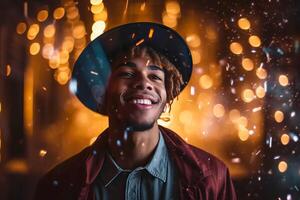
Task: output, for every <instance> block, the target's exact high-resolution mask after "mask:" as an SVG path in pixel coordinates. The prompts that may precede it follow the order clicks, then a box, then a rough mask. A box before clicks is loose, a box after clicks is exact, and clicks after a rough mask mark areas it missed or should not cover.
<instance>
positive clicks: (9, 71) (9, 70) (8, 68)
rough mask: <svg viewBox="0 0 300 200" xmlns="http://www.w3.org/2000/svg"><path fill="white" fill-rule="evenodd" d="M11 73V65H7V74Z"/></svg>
mask: <svg viewBox="0 0 300 200" xmlns="http://www.w3.org/2000/svg"><path fill="white" fill-rule="evenodd" d="M10 74H11V66H10V65H6V76H9V75H10Z"/></svg>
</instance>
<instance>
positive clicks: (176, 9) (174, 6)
mask: <svg viewBox="0 0 300 200" xmlns="http://www.w3.org/2000/svg"><path fill="white" fill-rule="evenodd" d="M166 11H167V13H170V14H172V15H178V14H179V13H180V5H179V3H178V2H177V1H169V2H167V3H166Z"/></svg>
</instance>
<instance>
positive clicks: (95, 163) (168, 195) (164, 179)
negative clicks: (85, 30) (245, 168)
mask: <svg viewBox="0 0 300 200" xmlns="http://www.w3.org/2000/svg"><path fill="white" fill-rule="evenodd" d="M191 72H192V60H191V54H190V51H189V49H188V47H187V45H186V43H185V41H184V40H183V39H182V38H181V36H180V35H179V34H178V33H176V32H175V31H174V30H172V29H170V28H168V27H165V26H163V25H160V24H156V23H150V22H139V23H132V24H126V25H122V26H119V27H116V28H114V29H111V30H109V31H107V32H105V33H104V34H103V35H101V36H99V37H98V38H97V39H96V40H94V41H93V42H91V43H90V44H89V45H88V46H87V47H86V49H85V50H84V51H83V53H82V54H81V56H80V57H79V59H78V60H77V62H76V64H75V66H74V70H73V76H72V81H71V84H70V86H71V88H73V89H72V90H73V92H75V94H76V95H77V97H78V98H79V100H80V101H81V102H82V103H83V104H84V105H85V106H87V107H88V108H89V109H91V110H93V111H96V112H98V113H100V114H102V115H106V116H108V119H109V127H108V128H107V129H106V130H105V131H104V132H103V133H101V134H100V136H99V137H98V139H97V140H96V141H95V143H94V144H92V145H91V146H89V147H87V148H86V149H84V150H83V151H82V152H80V153H79V154H77V155H75V156H73V157H71V158H70V159H68V160H66V161H65V162H63V163H62V164H60V165H58V166H56V167H55V168H54V169H52V170H51V171H50V172H48V173H47V174H46V175H45V176H44V177H43V178H42V179H41V180H40V182H39V184H38V187H37V190H36V196H35V199H96V200H98V199H105V200H106V199H130V200H131V199H146V200H147V199H207V200H208V199H209V200H212V199H216V200H225V199H226V200H227V199H228V200H231V199H236V196H235V192H234V188H233V185H232V181H231V179H230V176H229V172H228V169H227V168H226V166H225V165H224V164H223V163H222V162H221V161H219V160H218V159H217V158H215V157H214V156H212V155H210V154H209V153H207V152H205V151H203V150H200V149H198V148H196V147H193V146H191V145H189V144H187V143H186V142H185V141H184V140H182V139H181V138H180V137H179V136H177V134H176V133H174V132H172V131H171V130H169V129H167V128H164V127H162V126H159V125H158V123H157V120H158V119H159V117H160V115H161V113H162V112H164V110H165V108H166V107H170V106H171V104H172V101H173V99H174V98H176V97H177V96H178V95H179V93H180V92H181V91H182V90H183V88H184V87H185V86H186V84H187V83H188V81H189V79H190V75H191Z"/></svg>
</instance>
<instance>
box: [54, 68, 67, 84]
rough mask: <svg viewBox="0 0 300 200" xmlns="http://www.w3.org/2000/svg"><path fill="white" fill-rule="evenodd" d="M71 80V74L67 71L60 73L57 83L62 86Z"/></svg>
mask: <svg viewBox="0 0 300 200" xmlns="http://www.w3.org/2000/svg"><path fill="white" fill-rule="evenodd" d="M68 80H69V73H68V72H65V71H61V72H58V74H57V82H58V83H59V84H61V85H65V84H66V83H67V82H68Z"/></svg>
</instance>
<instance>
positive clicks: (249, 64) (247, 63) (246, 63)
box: [242, 58, 254, 71]
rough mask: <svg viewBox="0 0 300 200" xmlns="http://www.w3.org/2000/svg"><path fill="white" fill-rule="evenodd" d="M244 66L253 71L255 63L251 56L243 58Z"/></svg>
mask: <svg viewBox="0 0 300 200" xmlns="http://www.w3.org/2000/svg"><path fill="white" fill-rule="evenodd" d="M242 66H243V68H244V69H245V70H246V71H251V70H253V68H254V63H253V61H252V60H251V59H250V58H243V60H242Z"/></svg>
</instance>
